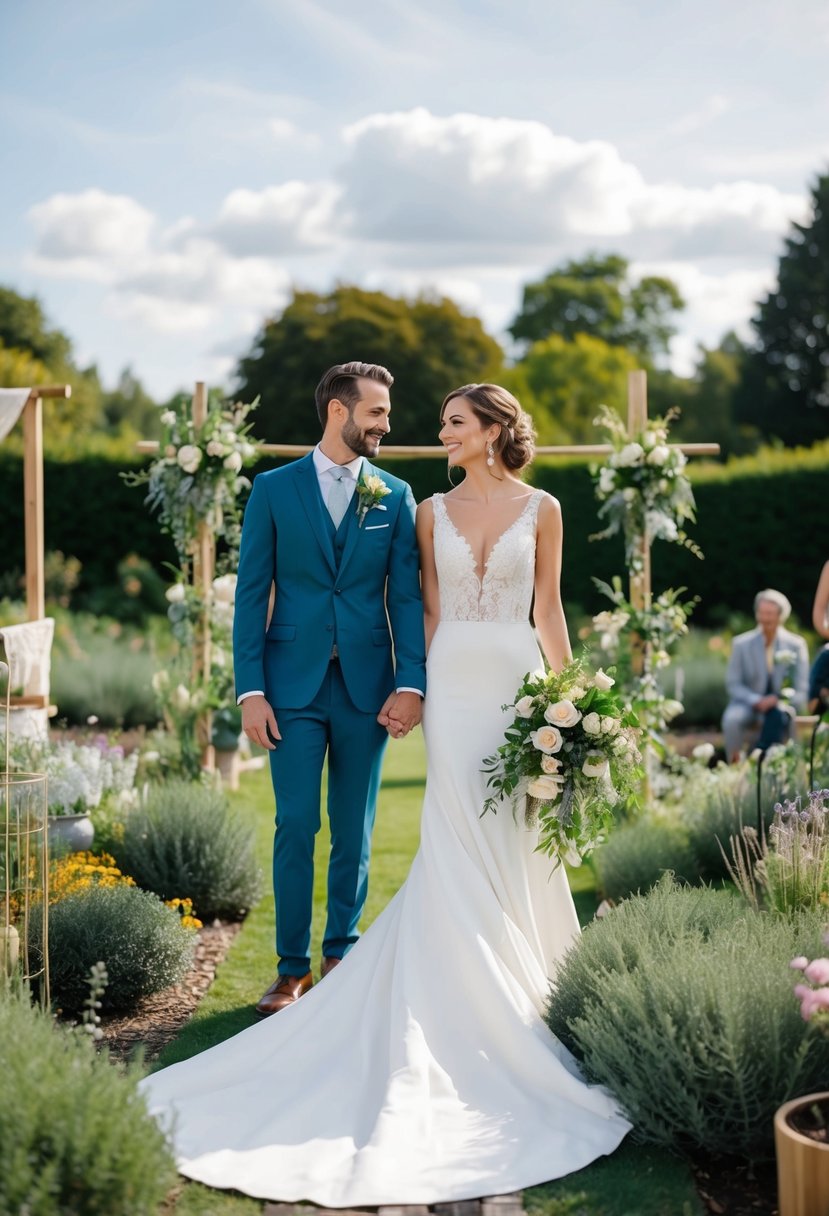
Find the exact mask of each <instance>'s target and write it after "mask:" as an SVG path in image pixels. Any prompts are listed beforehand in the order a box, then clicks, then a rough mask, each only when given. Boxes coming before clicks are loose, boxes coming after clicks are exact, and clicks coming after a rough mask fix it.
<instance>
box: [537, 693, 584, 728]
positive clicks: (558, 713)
mask: <svg viewBox="0 0 829 1216" xmlns="http://www.w3.org/2000/svg"><path fill="white" fill-rule="evenodd" d="M544 717H545V719H546V720H547V721H548V722H549V723H550V725H551V726H575V725H576V723H577V722H579V721H580V720H581V714H580V712H579V711H578V710H577V709H576V707H575V705H574V704H573V702H572V701H569V700H567V699H564V700H561V701H556V702H555V703H554V704H553V705H548V706H547V708H546V709H545V710H544Z"/></svg>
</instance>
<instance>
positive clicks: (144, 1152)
mask: <svg viewBox="0 0 829 1216" xmlns="http://www.w3.org/2000/svg"><path fill="white" fill-rule="evenodd" d="M0 1075H2V1077H3V1089H4V1093H5V1094H6V1095H7V1100H6V1101H3V1102H2V1103H0V1143H2V1145H3V1168H2V1170H0V1212H3V1213H8V1214H9V1216H11V1214H12V1213H14V1214H15V1216H17V1214H19V1213H25V1214H26V1216H56V1214H57V1213H60V1214H61V1216H156V1213H157V1212H158V1210H159V1206H160V1204H161V1202H162V1200H163V1199H164V1196H165V1194H166V1192H167V1191H168V1190H169V1188H170V1187H171V1186H172V1184H173V1183H174V1181H175V1172H174V1169H173V1162H172V1158H171V1155H170V1152H169V1150H168V1148H167V1146H166V1144H165V1140H164V1136H163V1135H162V1133H161V1131H160V1130H159V1128H158V1126H157V1124H156V1123H155V1120H153V1119H151V1118H150V1117H149V1115H148V1114H147V1110H146V1106H145V1104H144V1100H143V1098H142V1097H141V1095H140V1094H139V1093H138V1090H137V1084H138V1073H137V1071H136V1070H134V1069H127V1070H124V1069H119V1068H115V1067H114V1066H113V1065H112V1064H111V1063H110V1062H109V1059H108V1058H107V1055H106V1053H102V1054H100V1055H99V1054H97V1053H96V1052H95V1051H94V1050H93V1049H92V1048H91V1046H90V1043H89V1042H88V1041H87V1039H86V1038H85V1037H81V1035H79V1034H77V1033H73V1032H72V1031H69V1030H67V1029H66V1028H64V1027H61V1026H55V1024H54V1022H53V1021H52V1019H51V1018H50V1017H49V1016H48V1015H47V1014H45V1013H43V1012H41V1011H40V1010H39V1009H37V1008H33V1007H32V1006H31V1004H30V1002H29V999H28V997H27V996H25V995H13V994H10V993H7V994H6V995H5V996H4V997H3V999H0Z"/></svg>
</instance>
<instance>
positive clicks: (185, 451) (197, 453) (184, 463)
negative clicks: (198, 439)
mask: <svg viewBox="0 0 829 1216" xmlns="http://www.w3.org/2000/svg"><path fill="white" fill-rule="evenodd" d="M177 459H178V462H179V465H180V466H181V468H182V469H184V472H185V473H195V472H196V469H198V467H199V465H200V464H201V448H198V447H196V445H195V444H194V443H185V444H184V446H183V447H180V448H179V450H178V457H177Z"/></svg>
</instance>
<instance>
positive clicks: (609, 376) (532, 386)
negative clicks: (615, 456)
mask: <svg viewBox="0 0 829 1216" xmlns="http://www.w3.org/2000/svg"><path fill="white" fill-rule="evenodd" d="M638 365H639V361H638V359H637V358H636V356H635V355H634V354H632V353H631V352H630V351H628V350H625V349H624V348H623V347H621V346H611V345H610V343H608V342H604V341H603V340H602V339H601V338H596V337H592V336H591V335H589V334H583V333H579V334H576V335H575V337H574V338H573V340H572V341H568V340H567V339H566V338H563V337H562V336H561V335H560V334H551V335H550V337H548V338H545V339H544V340H543V341H541V342H535V343H534V344H533V345H532V346H531V347H530V349H529V350H528V351H527V353H526V355H525V356H524V358H523V359H522V360H521V361H520V362H519V363H517V364H516V366H515V367H514V368H511V369H510V370H509V371H507V372H506V374H505V376H504V383H505V384H506V386H507V387H508V388H509V389H511V391H512V392H514V393H515V395H516V396H517V397H518V399H519V400H520V402H521V404H522V405H523V406H524V408H525V409H526V410H528V411H529V412H530V413H531V414H532V416H533V420H534V422H535V426H536V430H537V432H538V440H539V442H540V443H603V442H604V440H603V438H602V436H601V435H599V434H598V433H597V431H596V428H595V427H594V425H593V419H594V418H595V417H596V415H597V413H598V411H599V406H600V405H602V404H606V405H609V406H610V407H611V408H612V409H615V410H617V411H618V412H619V413H620V414H621V415H622V416H623V417H624V416H625V414H626V411H627V376H628V372H629V371H633V370H635V368H637V367H638Z"/></svg>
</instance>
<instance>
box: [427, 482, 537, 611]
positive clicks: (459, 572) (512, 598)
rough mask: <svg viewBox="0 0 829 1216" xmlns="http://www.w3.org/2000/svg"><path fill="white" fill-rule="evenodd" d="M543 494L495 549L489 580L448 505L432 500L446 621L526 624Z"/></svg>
mask: <svg viewBox="0 0 829 1216" xmlns="http://www.w3.org/2000/svg"><path fill="white" fill-rule="evenodd" d="M543 497H544V491H543V490H534V491H533V493H532V494H531V495H530V496H529V497H528V499H527V503H526V506H525V507H524V510H523V511H522V512H521V514H520V515H519V516H518V518H517V519H516V520H515V521H514V522H513V523H511V524H510V526H509V527H508V528H506V529H505V530H504V531H503V532H502V533H501V535H500V536H499V537H498V539H497V540H496V542H495V544H494V545H493V546H492V549H491V550H490V553H489V557H488V558H487V561H486V566H485V567H484V572H483V578H479V577H478V574H477V571H476V568H475V555H474V553H473V552H472V549H471V547H470V544H469V542H468V541H467V540H466V538H465V537H464V536H462V535H461V533H460V532H459V531H458V529H457V528H456V527H455V525H454V524H453V523H452V520H451V519H450V517H449V513H448V512H447V510H446V505H445V503H444V501H443V499H444V496H443V494H433V495H432V509H433V511H434V516H435V527H434V537H435V565H436V566H437V572H438V586H439V589H440V619H441V620H442V621H526V620H527V618H528V617H529V613H530V604H531V602H532V595H533V587H534V585H535V525H536V519H537V518H538V508H539V506H540V505H541V499H542V498H543Z"/></svg>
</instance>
